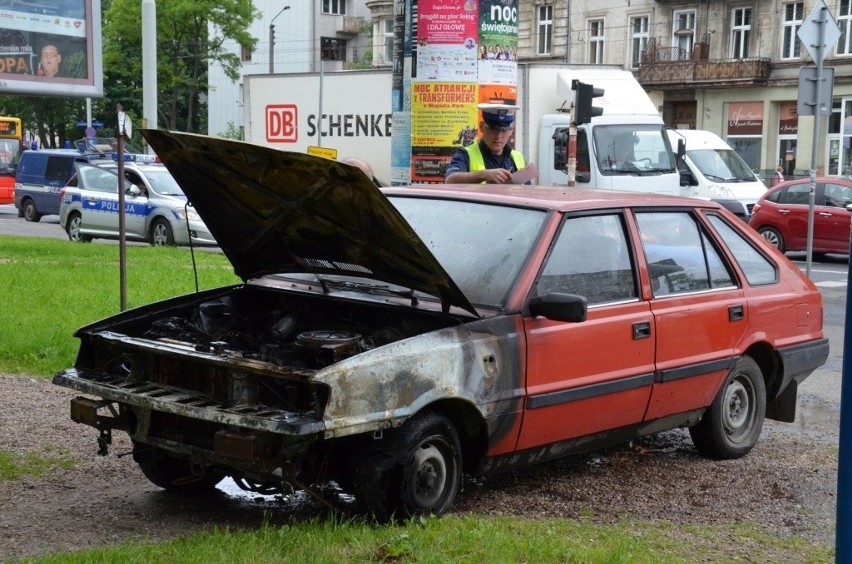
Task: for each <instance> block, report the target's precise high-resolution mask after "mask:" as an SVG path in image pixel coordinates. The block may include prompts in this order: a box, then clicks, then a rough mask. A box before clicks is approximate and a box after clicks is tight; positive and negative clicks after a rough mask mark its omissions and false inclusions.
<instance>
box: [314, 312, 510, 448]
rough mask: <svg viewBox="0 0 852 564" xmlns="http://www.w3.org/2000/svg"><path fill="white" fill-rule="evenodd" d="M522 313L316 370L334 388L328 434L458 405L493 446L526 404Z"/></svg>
mask: <svg viewBox="0 0 852 564" xmlns="http://www.w3.org/2000/svg"><path fill="white" fill-rule="evenodd" d="M522 339H523V333H522V330H521V323H520V317H519V316H512V317H505V316H501V317H496V318H489V319H485V320H480V321H476V322H472V323H469V324H467V325H462V326H456V327H449V328H445V329H440V330H437V331H433V332H430V333H425V334H423V335H418V336H415V337H412V338H408V339H404V340H401V341H396V342H394V343H391V344H388V345H385V346H382V347H379V348H376V349H373V350H371V351H367V352H365V353H361V354H359V355H357V356H354V357H351V358H348V359H346V360H343V361H341V362H338V363H336V364H333V365H331V366H329V367H327V368H325V369H323V370H320V371H319V372H317V374H316V375H315V376H314V379H315V380H316V381H317V382H322V383H324V384H326V385H327V386H328V387H329V389H330V390H331V395H330V397H329V401H328V404H327V406H326V410H325V413H324V417H323V421H324V424H325V429H326V436H327V437H339V436H346V435H352V434H358V433H365V432H371V431H376V430H380V429H385V428H389V427H396V426H399V425H401V424H402V423H403V422H404V421H405V420H406V419H408V418H409V417H411V416H412V415H414V414H415V413H417V412H419V411H420V410H422V409H423V408H425V407H427V406H428V405H430V404H434V403H435V402H438V401H440V400H444V399H457V400H463V401H465V402H467V403H469V404H470V405H472V406H474V408H475V409H476V410H477V411H478V412H479V414H480V415H481V416H482V418H483V420H484V421H485V423H486V425H487V427H488V434H489V437H490V442H491V444H492V445H493V444H494V443H495V442H496V441H499V440H501V439H502V438H504V437H505V436H506V434H507V433H509V432H510V429H516V428H517V425H516V424H515V423H516V421H515V418H516V417H517V416H519V414H520V411H521V409H522V406H523V402H522V400H523V394H524V385H523V362H522V359H521V353H520V351H521V350H522V347H521V343H522Z"/></svg>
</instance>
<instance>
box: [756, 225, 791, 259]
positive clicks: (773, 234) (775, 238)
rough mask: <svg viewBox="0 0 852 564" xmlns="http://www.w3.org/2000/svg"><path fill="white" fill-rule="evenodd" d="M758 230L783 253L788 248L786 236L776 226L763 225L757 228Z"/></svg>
mask: <svg viewBox="0 0 852 564" xmlns="http://www.w3.org/2000/svg"><path fill="white" fill-rule="evenodd" d="M757 232H758V233H760V234H761V235H763V238H764V239H766V240H767V241H769V243H770V244H771V245H772V246H773V247H775V248H776V249H778V250H779V251H781V252H782V253H783V252H784V251H786V250H787V248H786V247H785V246H784V237H782V236H781V233H780V232H779V231H778V230H777V229H775V228H774V227H761V228H760V229H758V230H757Z"/></svg>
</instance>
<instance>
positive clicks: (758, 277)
mask: <svg viewBox="0 0 852 564" xmlns="http://www.w3.org/2000/svg"><path fill="white" fill-rule="evenodd" d="M707 219H708V220H709V221H710V224H711V225H712V226H713V228H714V229H715V230H716V232H717V233H718V234H719V236H720V237H721V238H722V240H723V241H724V242H725V245H727V247H728V249H730V251H731V253H732V254H733V255H734V259H735V260H736V261H737V264H738V265H739V266H740V268H741V269H742V271H743V273H744V274H745V277H746V280H748V283H749V284H751V285H752V286H757V285H760V284H772V283H774V282H776V281H777V280H778V270H777V269H776V267H775V264H774V263H773V262H772V261H770V260H769V259H768V258H766V256H764V255H763V254H762V253H761V252H760V251H758V250H757V249H756V248H755V247H754V246H753V245H752V243H751V242H749V241H748V240H747V239H746V238H745V237H743V235H742V233H739V232H738V231H737V230H735V229H734V228H733V227H731V226H730V225H729V224H728V223H727V222H726V221H725V220H724V219H722V218H721V217H719V216H718V215H716V214H708V216H707Z"/></svg>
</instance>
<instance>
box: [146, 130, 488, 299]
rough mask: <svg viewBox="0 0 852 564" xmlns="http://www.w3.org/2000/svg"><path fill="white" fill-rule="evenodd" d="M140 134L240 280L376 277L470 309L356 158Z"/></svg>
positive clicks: (155, 133) (168, 134)
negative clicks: (297, 275) (352, 161)
mask: <svg viewBox="0 0 852 564" xmlns="http://www.w3.org/2000/svg"><path fill="white" fill-rule="evenodd" d="M142 135H143V136H144V137H145V139H147V141H148V142H149V143H150V144H151V146H152V147H153V148H154V150H155V151H156V153H157V155H158V156H159V157H160V159H161V160H162V161H163V163H164V164H165V165H166V168H168V169H169V172H171V173H172V176H174V178H175V180H176V181H177V183H178V184H179V185H180V187H181V188H182V189H183V191H184V193H185V194H186V195H187V196H188V197H189V200H190V201H191V202H192V205H193V207H195V209H196V210H197V211H198V213H199V215H200V216H201V218H202V219H203V220H204V224H205V225H206V226H207V227H208V228H209V229H210V232H211V233H212V235H213V236H214V237H215V238H216V241H217V242H218V243H219V246H220V247H221V249H222V251H223V252H224V253H225V255H227V257H228V259H229V260H230V261H231V263H232V264H233V265H234V269H235V272H236V273H237V275H238V276H239V277H241V278H242V279H243V280H248V279H250V278H257V277H260V276H263V275H265V274H272V273H288V272H313V273H316V274H317V275H320V276H322V275H323V274H345V275H352V276H360V277H365V278H373V279H377V280H381V281H384V282H388V283H390V284H396V285H399V286H403V287H405V288H410V289H413V290H418V291H421V292H425V293H427V294H431V295H434V296H438V297H440V299H441V305H442V308H443V310H444V311H445V312H447V311H449V308H450V307H451V306H457V307H460V308H463V309H465V310H467V311H469V312H471V313H473V314H474V315H477V312H476V310H475V308H474V307H473V306H472V305H471V304H470V302H469V301H468V299H467V298H466V297H465V295H464V294H463V293H462V292H461V290H460V289H459V288H458V286H457V285H456V284H455V282H453V280H452V279H451V278H450V276H449V274H447V272H446V271H445V270H444V268H443V267H442V266H441V265H440V263H439V262H438V260H437V259H436V258H435V256H434V255H433V254H432V253H431V252H430V251H429V249H428V248H427V247H426V245H425V244H424V243H423V241H422V240H421V239H420V237H418V236H417V234H416V233H415V232H414V230H413V229H412V228H411V226H410V225H409V224H408V222H407V221H406V220H405V219H404V218H403V217H402V215H401V214H400V213H399V211H397V209H396V208H395V207H394V206H393V205H392V204H391V203H390V201H389V200H388V199H387V198H386V197H385V195H384V194H382V192H381V191H380V190H379V189H378V188H377V187H376V186H375V185H374V184H373V183H372V181H371V180H370V179H369V178H367V176H366V175H365V174H364V173H363V172H361V170H360V169H358V168H355V167H353V166H349V165H345V164H342V163H338V162H336V161H332V160H328V159H324V158H321V157H316V156H312V155H305V154H301V153H291V152H285V151H280V150H277V149H270V148H268V147H261V146H258V145H252V144H249V143H243V142H240V141H232V140H229V139H222V138H217V137H205V136H201V135H194V134H189V133H177V132H170V131H163V130H155V129H145V130H142Z"/></svg>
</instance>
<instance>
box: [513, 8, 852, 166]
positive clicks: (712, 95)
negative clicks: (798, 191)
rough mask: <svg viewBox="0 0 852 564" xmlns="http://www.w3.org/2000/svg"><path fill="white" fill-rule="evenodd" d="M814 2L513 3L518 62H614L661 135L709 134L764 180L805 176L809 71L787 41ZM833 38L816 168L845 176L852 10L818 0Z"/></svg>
mask: <svg viewBox="0 0 852 564" xmlns="http://www.w3.org/2000/svg"><path fill="white" fill-rule="evenodd" d="M816 4H817V1H816V0H807V1H789V2H788V1H778V0H755V1H751V2H743V1H731V2H728V1H717V0H702V1H700V2H689V1H683V0H658V1H656V2H654V1H647V0H596V1H594V2H590V1H588V0H573V1H572V0H521V1H520V4H519V18H520V22H519V25H520V30H519V54H520V58H521V59H522V60H524V61H527V62H530V61H551V62H553V61H558V62H564V63H570V64H591V65H597V64H617V65H619V66H622V67H623V68H624V69H627V70H631V71H633V73H634V74H635V75H636V77H637V79H638V80H639V82H640V83H641V84H642V86H643V87H644V88H645V90H646V91H647V92H648V93H649V95H651V97H652V98H653V99H654V100H655V101H656V102H657V104H658V109H659V110H660V113H661V114H662V116H663V119H664V120H665V122H666V124H667V125H668V126H669V127H672V128H678V127H689V128H693V129H706V130H709V131H712V132H714V133H716V134H718V135H719V136H720V137H722V138H723V139H725V140H727V141H728V144H729V145H731V146H732V147H733V148H734V149H735V150H736V151H737V152H738V153H739V154H740V155H741V156H742V157H743V158H744V159H745V160H746V161H747V162H748V163H749V164H750V165H751V166H752V168H754V169H756V170H757V169H759V170H761V171H762V172H763V174H764V175H766V174H767V172H768V171H770V170H774V168H775V166H776V165H779V164H780V165H781V166H783V167H784V169H785V171H786V172H787V174H788V175H789V176H794V175H806V174H807V172H808V170H809V169H810V168H812V166H813V165H812V163H811V161H812V158H811V157H812V147H813V138H814V121H815V120H814V118H813V117H812V116H804V115H803V116H799V115H798V112H797V99H798V95H799V92H798V90H799V87H798V85H799V73H800V68H802V67H803V66H815V63H814V61H813V59H812V58H811V55H810V54H809V49H808V48H807V47H806V46H805V45H804V44H803V42H802V41H800V40H799V38H798V32H799V30H800V29H801V28H802V26H806V25H810V24H812V22H811V19H810V17H809V16H810V12H811V10H812V9H813V8H814V6H816ZM826 5H827V7H828V11H829V12H830V16H831V17H832V18H833V19H834V21H835V22H836V23H837V25H838V27H839V30H840V36H839V38H838V41H837V43H836V44H835V45H833V46H830V47H829V48H827V49H825V50H824V55H825V57H824V62H823V64H824V66H825V67H826V68H833V69H834V71H833V72H834V84H833V95H832V96H831V115H830V116H825V117H821V118H820V119H819V122H820V130H819V132H820V134H819V139H820V141H819V142H818V153H817V158H816V162H815V168H816V170H817V172H818V173H819V174H829V175H843V176H850V175H852V2H850V0H826Z"/></svg>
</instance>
